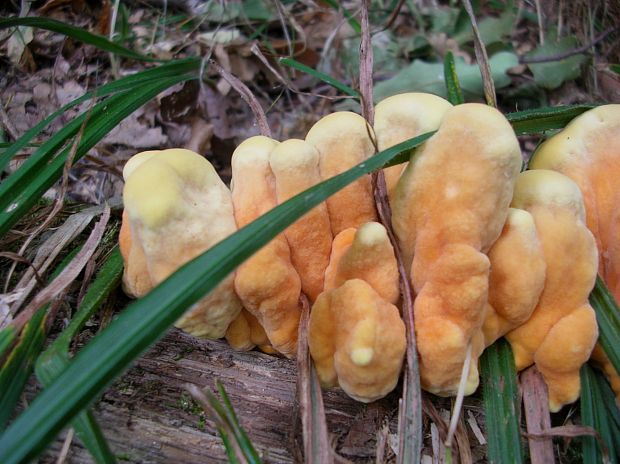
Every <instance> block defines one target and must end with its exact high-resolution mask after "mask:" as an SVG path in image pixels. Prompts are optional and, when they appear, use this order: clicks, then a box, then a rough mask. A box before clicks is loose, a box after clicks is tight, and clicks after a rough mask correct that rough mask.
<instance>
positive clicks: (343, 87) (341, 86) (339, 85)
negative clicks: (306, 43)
mask: <svg viewBox="0 0 620 464" xmlns="http://www.w3.org/2000/svg"><path fill="white" fill-rule="evenodd" d="M280 64H283V65H285V66H289V67H291V68H294V69H297V70H298V71H301V72H304V73H306V74H309V75H311V76H313V77H316V78H317V79H320V80H322V81H323V82H326V83H327V84H329V85H331V86H332V87H334V88H335V89H337V90H340V91H341V92H342V93H344V94H347V95H350V96H352V97H355V98H358V99H359V98H360V94H359V92H358V91H357V90H353V89H352V88H351V87H349V86H348V85H347V84H345V83H343V82H340V81H339V80H338V79H335V78H333V77H331V76H330V75H328V74H325V73H322V72H319V71H317V70H316V69H312V68H310V67H309V66H306V65H305V64H303V63H300V62H299V61H296V60H294V59H293V58H280Z"/></svg>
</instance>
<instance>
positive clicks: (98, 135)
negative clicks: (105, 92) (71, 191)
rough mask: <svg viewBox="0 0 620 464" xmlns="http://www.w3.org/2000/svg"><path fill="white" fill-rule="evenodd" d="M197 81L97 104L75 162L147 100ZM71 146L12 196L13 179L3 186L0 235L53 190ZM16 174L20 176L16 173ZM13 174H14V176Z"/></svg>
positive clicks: (164, 82)
mask: <svg viewBox="0 0 620 464" xmlns="http://www.w3.org/2000/svg"><path fill="white" fill-rule="evenodd" d="M190 79H195V76H193V75H181V76H175V77H170V78H166V79H161V80H157V81H154V82H152V83H149V84H145V85H144V86H142V87H141V88H139V89H135V90H133V91H131V92H124V93H119V94H116V95H113V96H111V97H109V98H108V99H107V100H105V101H103V102H101V103H99V104H97V105H96V108H97V111H95V109H93V111H92V112H91V117H90V119H89V121H88V126H87V128H86V129H85V130H84V133H83V136H82V139H81V141H80V143H79V146H78V148H77V152H76V156H75V158H74V160H73V161H74V163H75V162H76V161H77V160H79V159H80V158H81V157H82V156H84V155H85V154H86V153H87V152H88V150H90V149H91V148H92V147H93V146H94V145H95V144H96V143H97V142H99V141H100V140H101V139H102V138H103V137H104V136H105V135H106V134H107V133H108V132H110V131H111V130H112V129H113V128H114V127H115V126H116V125H118V124H119V123H120V122H121V121H122V120H123V119H124V118H126V117H127V116H129V115H130V114H131V113H133V112H134V111H135V110H136V109H138V108H139V107H140V106H142V105H143V104H145V103H146V102H147V101H149V100H151V99H152V98H154V97H155V96H156V95H157V94H158V93H160V92H162V91H163V90H165V89H167V88H169V87H171V86H173V85H175V84H177V83H179V82H183V81H187V80H190ZM85 116H86V115H84V117H85ZM70 150H71V147H70V146H69V147H67V148H65V149H64V150H63V152H62V153H61V154H60V155H58V156H56V157H55V158H54V159H53V160H52V161H51V162H50V163H49V164H48V165H46V166H45V167H44V168H43V169H41V170H39V171H38V172H36V174H35V177H34V179H29V178H28V177H25V179H24V178H20V179H22V180H21V181H20V183H19V184H15V185H19V187H20V188H19V189H17V188H15V189H14V190H13V193H12V196H11V192H10V188H9V187H10V186H11V185H14V184H13V183H11V182H14V181H11V182H10V179H11V178H12V177H13V176H10V177H9V178H8V179H6V180H5V182H3V183H2V184H0V205H2V206H0V208H1V211H0V235H3V234H5V233H6V232H7V231H8V230H9V229H10V228H11V227H12V226H13V225H14V224H15V223H16V222H17V221H18V220H19V219H20V218H21V217H22V216H23V215H24V214H26V213H27V212H28V211H29V210H30V208H31V207H32V206H33V205H34V204H35V203H36V202H37V201H38V200H39V198H40V197H41V195H42V194H43V193H44V192H45V191H46V190H47V189H48V188H50V187H51V186H52V185H53V184H54V182H56V181H57V180H58V179H59V178H60V177H61V175H62V171H63V167H64V164H65V161H66V158H67V156H68V155H69V152H70ZM15 174H17V173H15ZM15 174H13V175H15ZM5 198H10V204H9V205H6V203H2V199H5Z"/></svg>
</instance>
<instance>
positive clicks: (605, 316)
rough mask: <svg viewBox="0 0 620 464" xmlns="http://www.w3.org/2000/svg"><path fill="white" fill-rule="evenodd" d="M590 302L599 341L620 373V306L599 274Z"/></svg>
mask: <svg viewBox="0 0 620 464" xmlns="http://www.w3.org/2000/svg"><path fill="white" fill-rule="evenodd" d="M590 304H591V305H592V307H593V308H594V312H596V320H597V322H598V328H599V339H598V341H599V343H600V344H601V346H602V347H603V350H604V351H605V354H607V357H608V358H609V360H610V361H611V363H612V364H613V366H614V368H615V369H616V372H618V373H620V308H618V304H617V303H616V300H615V299H614V297H613V296H612V295H611V294H610V293H609V290H607V287H606V286H605V282H603V280H602V279H601V278H600V277H598V276H597V278H596V285H595V286H594V289H593V290H592V293H590Z"/></svg>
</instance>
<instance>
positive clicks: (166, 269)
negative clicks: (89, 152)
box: [119, 149, 241, 338]
mask: <svg viewBox="0 0 620 464" xmlns="http://www.w3.org/2000/svg"><path fill="white" fill-rule="evenodd" d="M123 177H124V178H125V187H124V190H123V199H124V204H125V210H124V211H123V223H122V226H121V233H120V239H119V241H120V249H121V254H122V256H123V260H124V262H125V270H124V273H123V286H124V288H125V291H126V292H127V293H128V294H129V295H131V296H134V297H140V296H143V295H144V294H146V293H147V292H149V291H150V290H151V289H152V288H153V287H154V286H155V285H157V284H159V283H160V282H161V281H162V280H164V279H165V278H166V277H168V276H169V275H170V274H172V273H173V272H174V271H176V270H177V269H178V268H179V267H181V266H182V265H183V264H185V263H186V262H188V261H190V260H191V259H193V258H195V257H196V256H198V255H199V254H201V253H203V252H204V251H206V250H207V249H209V248H210V247H211V246H213V245H215V244H216V243H217V242H219V241H221V240H223V239H224V238H226V237H227V236H228V235H230V234H232V233H233V232H235V231H236V230H237V227H236V225H235V220H234V216H233V205H232V200H231V195H230V191H229V190H228V188H227V187H226V186H225V185H224V183H223V182H222V181H221V179H220V178H219V176H218V175H217V173H216V172H215V169H213V166H211V163H209V162H208V161H207V160H206V159H205V158H203V157H202V156H200V155H198V154H196V153H194V152H192V151H190V150H184V149H169V150H161V151H148V152H143V153H139V154H137V155H135V156H133V157H132V158H131V159H130V160H129V161H128V162H127V164H126V165H125V168H124V170H123ZM240 310H241V304H240V302H239V299H238V298H237V296H236V295H235V292H234V290H233V277H232V275H231V276H228V277H227V278H226V279H224V281H223V282H222V283H221V284H220V285H219V286H218V287H217V288H216V289H214V290H213V291H212V292H210V293H209V294H208V295H207V296H205V297H204V298H203V299H202V300H200V301H199V302H198V303H196V304H195V305H194V306H192V308H191V309H190V310H189V311H188V312H187V313H186V314H185V315H184V316H183V317H182V318H181V319H179V320H178V321H177V322H176V325H177V326H178V327H180V328H181V329H183V330H185V331H187V332H189V333H191V334H192V335H195V336H198V337H208V338H220V337H223V336H224V333H225V331H226V328H227V327H228V324H229V323H230V322H231V321H232V320H233V319H234V318H235V317H237V315H238V314H239V311H240Z"/></svg>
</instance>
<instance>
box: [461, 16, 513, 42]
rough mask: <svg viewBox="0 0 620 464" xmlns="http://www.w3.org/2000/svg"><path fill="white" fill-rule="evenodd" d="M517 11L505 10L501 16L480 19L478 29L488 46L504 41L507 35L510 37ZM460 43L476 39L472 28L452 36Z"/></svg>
mask: <svg viewBox="0 0 620 464" xmlns="http://www.w3.org/2000/svg"><path fill="white" fill-rule="evenodd" d="M515 17H516V15H515V12H514V11H511V10H507V11H504V12H503V13H502V14H501V15H500V16H498V17H493V16H487V17H486V18H483V19H481V20H480V21H478V29H479V30H480V37H481V38H482V42H483V43H484V44H485V45H486V46H487V47H488V46H489V45H492V44H494V43H497V42H502V41H503V40H504V39H505V38H506V37H510V34H511V33H512V29H513V25H514V22H515ZM452 39H453V40H455V41H456V42H457V43H458V44H460V45H462V44H465V43H467V42H471V41H472V40H473V39H474V35H473V33H472V30H471V28H467V29H464V30H463V31H461V32H459V33H458V34H456V35H454V36H453V37H452Z"/></svg>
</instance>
